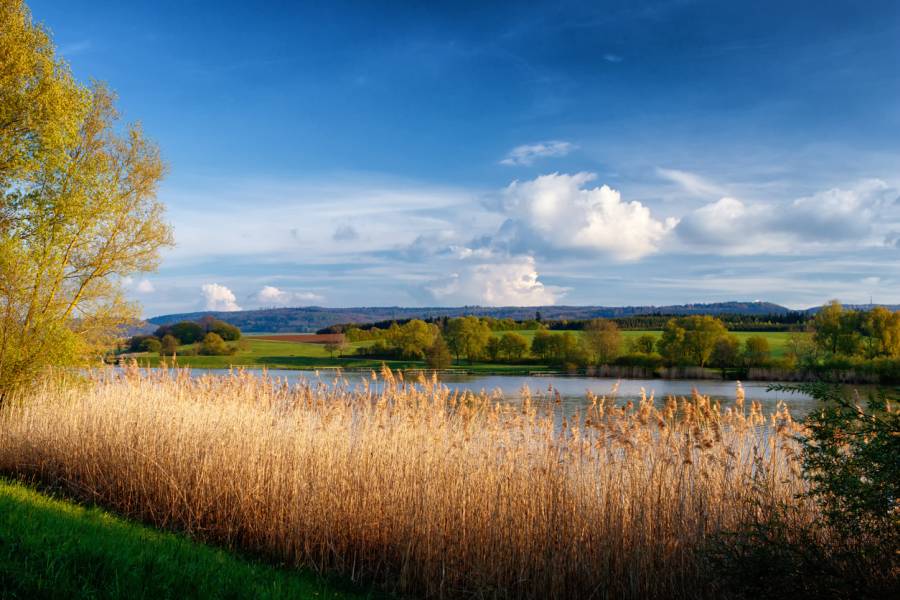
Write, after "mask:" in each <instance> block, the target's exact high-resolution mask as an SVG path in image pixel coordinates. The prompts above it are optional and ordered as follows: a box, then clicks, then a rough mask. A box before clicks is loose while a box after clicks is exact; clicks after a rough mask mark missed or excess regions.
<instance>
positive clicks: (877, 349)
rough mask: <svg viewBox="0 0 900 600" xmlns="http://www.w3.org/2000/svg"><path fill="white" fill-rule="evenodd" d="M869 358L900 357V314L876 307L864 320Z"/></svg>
mask: <svg viewBox="0 0 900 600" xmlns="http://www.w3.org/2000/svg"><path fill="white" fill-rule="evenodd" d="M863 331H864V333H865V335H866V348H867V352H866V353H867V355H868V356H869V358H875V357H877V356H888V357H898V356H900V312H898V311H890V310H888V309H886V308H884V307H883V306H876V307H875V308H873V309H872V310H870V311H869V312H868V313H866V315H865V318H864V320H863Z"/></svg>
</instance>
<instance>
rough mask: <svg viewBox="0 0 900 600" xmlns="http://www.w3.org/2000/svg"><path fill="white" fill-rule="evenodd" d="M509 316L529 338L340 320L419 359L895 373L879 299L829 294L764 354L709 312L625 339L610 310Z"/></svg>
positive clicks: (511, 332) (353, 334)
mask: <svg viewBox="0 0 900 600" xmlns="http://www.w3.org/2000/svg"><path fill="white" fill-rule="evenodd" d="M734 322H735V321H732V324H733V323H734ZM765 322H766V321H765V320H760V321H759V323H760V324H763V323H765ZM515 323H516V324H518V325H520V326H522V325H524V324H526V323H527V324H528V326H529V327H530V328H531V329H534V325H535V324H536V325H537V328H536V329H537V330H536V331H535V333H534V336H533V338H532V339H531V340H530V341H529V340H528V338H527V337H525V336H523V335H522V334H521V333H519V332H518V331H517V330H516V329H509V322H508V321H507V320H505V319H492V318H489V317H481V318H479V317H474V316H469V317H458V318H451V319H436V320H434V321H432V322H427V321H424V320H419V319H413V320H410V321H406V322H403V323H397V322H392V323H390V324H389V325H388V326H387V327H384V328H382V327H376V326H374V325H369V326H366V327H359V326H355V325H352V326H346V327H342V328H341V329H342V332H343V333H344V334H345V336H346V338H347V341H349V342H363V341H371V342H373V343H372V344H369V345H366V346H363V347H360V348H358V350H357V354H358V355H362V356H368V357H372V358H403V359H411V360H425V361H426V362H427V363H428V364H429V366H431V367H433V368H445V367H447V366H449V365H450V364H451V363H452V362H453V361H454V360H455V361H456V362H457V363H461V362H462V361H463V360H465V361H467V362H469V363H473V362H477V361H490V362H498V363H502V362H508V363H516V364H546V365H552V366H556V367H562V368H567V369H579V368H585V367H591V366H599V365H618V366H634V367H645V368H657V367H671V366H696V367H713V368H720V369H723V370H741V369H744V370H746V369H748V368H759V367H762V368H765V367H772V368H778V369H790V370H793V369H803V370H811V371H822V372H824V371H829V370H837V369H843V370H847V369H856V370H859V371H860V372H865V373H869V374H872V373H874V374H877V375H879V377H880V378H882V379H884V380H895V379H897V378H898V377H900V312H895V311H890V310H888V309H885V308H881V307H878V308H875V309H873V310H870V311H855V310H844V309H843V308H842V307H841V305H840V304H839V303H838V302H832V303H830V304H828V305H827V306H825V307H824V308H823V309H822V310H821V311H820V312H819V313H818V314H816V315H815V316H814V317H811V318H810V319H807V320H806V321H800V320H798V321H796V323H803V324H804V327H803V329H802V330H799V331H794V332H793V333H792V334H791V335H790V336H789V338H788V341H787V344H786V349H785V352H784V356H782V357H779V358H775V357H773V355H772V348H771V346H770V343H769V340H768V338H767V337H766V336H764V335H751V336H749V337H746V338H744V339H743V340H741V339H739V338H738V337H737V336H736V335H734V334H733V333H732V332H731V330H730V329H729V327H728V324H727V323H726V322H725V320H723V319H721V318H718V317H713V316H709V315H691V316H683V317H669V318H668V319H667V320H666V322H665V323H664V324H663V325H662V327H661V329H662V333H661V335H660V336H659V337H658V338H657V337H656V336H654V335H650V334H645V335H641V336H637V337H634V338H629V339H627V340H626V339H625V337H624V336H623V335H622V328H621V327H620V326H619V323H618V320H617V319H592V320H590V321H586V322H581V323H580V329H579V331H580V332H581V333H580V334H578V333H576V331H575V330H565V329H563V330H552V329H550V328H549V327H547V324H546V323H542V322H536V321H535V322H530V321H523V322H515ZM785 324H786V323H785ZM522 329H525V327H524V326H523V327H522ZM332 332H333V330H332ZM498 332H503V333H502V335H498Z"/></svg>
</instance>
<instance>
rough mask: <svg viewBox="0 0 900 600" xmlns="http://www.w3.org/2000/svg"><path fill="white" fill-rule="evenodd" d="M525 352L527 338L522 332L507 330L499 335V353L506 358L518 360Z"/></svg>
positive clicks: (526, 350) (526, 349)
mask: <svg viewBox="0 0 900 600" xmlns="http://www.w3.org/2000/svg"><path fill="white" fill-rule="evenodd" d="M526 352H528V340H527V339H525V337H524V336H523V335H522V334H520V333H516V332H514V331H509V332H506V333H504V334H503V336H501V338H500V353H501V354H502V355H504V356H505V357H506V360H509V361H515V360H520V359H521V358H522V357H523V356H524V355H525V353H526Z"/></svg>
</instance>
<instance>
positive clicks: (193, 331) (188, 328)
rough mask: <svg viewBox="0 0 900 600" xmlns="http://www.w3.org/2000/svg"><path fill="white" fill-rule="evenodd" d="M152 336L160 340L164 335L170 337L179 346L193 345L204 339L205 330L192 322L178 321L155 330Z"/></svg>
mask: <svg viewBox="0 0 900 600" xmlns="http://www.w3.org/2000/svg"><path fill="white" fill-rule="evenodd" d="M154 335H155V336H156V337H158V338H162V337H163V336H165V335H171V336H172V337H174V338H175V339H177V340H178V342H179V343H181V344H193V343H194V342H199V341H201V340H203V338H204V337H206V330H205V329H204V328H203V327H201V326H200V324H199V323H195V322H193V321H179V322H178V323H175V324H173V325H163V326H161V327H159V328H157V330H156V332H155V333H154ZM220 337H221V336H220Z"/></svg>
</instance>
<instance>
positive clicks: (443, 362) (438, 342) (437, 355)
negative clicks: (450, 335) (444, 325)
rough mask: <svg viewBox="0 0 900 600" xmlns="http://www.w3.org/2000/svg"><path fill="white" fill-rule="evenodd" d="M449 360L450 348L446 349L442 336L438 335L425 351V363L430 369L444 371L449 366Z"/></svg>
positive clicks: (450, 358)
mask: <svg viewBox="0 0 900 600" xmlns="http://www.w3.org/2000/svg"><path fill="white" fill-rule="evenodd" d="M451 360H452V357H451V356H450V348H448V347H447V342H446V340H444V336H442V335H441V334H440V333H438V334H437V335H436V336H434V341H433V342H432V344H431V346H429V347H428V349H427V350H426V351H425V363H426V364H427V365H428V366H429V367H430V368H432V369H446V368H447V367H449V366H450V362H451Z"/></svg>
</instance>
